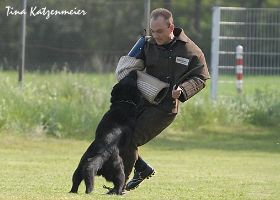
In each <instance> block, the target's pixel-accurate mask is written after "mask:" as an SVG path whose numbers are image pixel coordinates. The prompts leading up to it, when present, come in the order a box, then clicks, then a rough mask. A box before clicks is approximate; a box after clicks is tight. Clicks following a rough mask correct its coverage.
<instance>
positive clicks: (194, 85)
mask: <svg viewBox="0 0 280 200" xmlns="http://www.w3.org/2000/svg"><path fill="white" fill-rule="evenodd" d="M179 87H180V88H181V89H182V93H181V95H180V97H179V100H180V101H181V102H185V101H187V100H188V99H190V98H191V97H192V96H194V95H195V94H197V93H198V92H199V91H200V90H202V89H203V88H204V87H205V81H204V80H202V79H201V78H199V77H193V78H190V79H188V80H186V81H185V82H183V83H182V84H181V85H179Z"/></svg>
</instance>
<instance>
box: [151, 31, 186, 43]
mask: <svg viewBox="0 0 280 200" xmlns="http://www.w3.org/2000/svg"><path fill="white" fill-rule="evenodd" d="M173 34H174V36H175V40H180V41H183V42H185V43H188V42H189V40H190V39H189V38H188V36H186V34H185V33H184V30H183V29H182V28H179V27H175V28H174V31H173ZM149 37H150V39H149V40H148V42H149V43H151V44H156V41H155V39H154V38H153V37H151V36H149Z"/></svg>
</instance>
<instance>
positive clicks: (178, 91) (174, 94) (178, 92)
mask: <svg viewBox="0 0 280 200" xmlns="http://www.w3.org/2000/svg"><path fill="white" fill-rule="evenodd" d="M181 93H182V89H181V88H180V87H177V88H176V89H173V90H172V98H173V99H178V98H179V97H180V95H181Z"/></svg>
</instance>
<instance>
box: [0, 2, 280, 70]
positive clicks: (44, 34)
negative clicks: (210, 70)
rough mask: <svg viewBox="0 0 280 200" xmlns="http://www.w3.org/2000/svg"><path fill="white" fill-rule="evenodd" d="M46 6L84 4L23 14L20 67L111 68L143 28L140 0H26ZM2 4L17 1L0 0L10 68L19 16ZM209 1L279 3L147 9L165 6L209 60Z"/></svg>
mask: <svg viewBox="0 0 280 200" xmlns="http://www.w3.org/2000/svg"><path fill="white" fill-rule="evenodd" d="M27 2H28V5H27V11H28V10H30V9H31V8H32V7H34V6H36V7H37V8H38V9H40V8H44V7H46V9H49V10H58V11H61V10H73V9H74V10H78V9H80V10H84V11H86V13H87V14H86V15H72V16H71V15H64V16H62V15H52V16H50V18H49V19H46V16H44V15H37V16H29V15H28V14H27V15H26V17H27V37H26V66H27V67H26V68H27V70H40V71H45V70H47V71H57V70H61V69H64V70H71V71H98V72H108V71H112V70H114V68H115V64H116V62H117V60H118V58H119V57H120V56H121V55H124V54H126V53H127V52H128V51H129V49H130V48H131V47H132V45H133V44H134V42H135V41H136V40H137V39H138V37H139V36H140V35H141V34H142V33H143V29H144V28H145V24H146V22H145V6H144V5H145V0H108V1H103V0H80V1H75V0H67V1H66V0H65V1H58V0H40V1H39V0H27ZM7 6H10V7H13V9H14V11H15V10H19V11H20V10H22V9H21V1H15V0H5V1H1V2H0V68H1V69H4V70H5V69H16V68H17V67H18V66H19V63H20V47H21V32H20V27H21V16H22V15H20V14H17V15H12V14H10V15H9V16H7ZM213 6H234V7H279V6H280V2H279V1H278V0H250V1H242V0H234V1H233V0H151V10H152V9H154V8H157V7H165V8H167V9H170V10H171V11H172V12H173V14H174V21H175V25H177V26H180V27H182V28H183V29H184V30H185V32H186V33H187V35H189V37H190V38H191V39H192V40H194V41H195V42H196V43H197V44H198V45H199V46H200V47H201V48H202V49H203V51H204V52H205V55H206V58H207V60H208V62H210V48H211V23H212V7H213Z"/></svg>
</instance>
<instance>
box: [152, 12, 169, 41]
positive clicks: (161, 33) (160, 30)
mask: <svg viewBox="0 0 280 200" xmlns="http://www.w3.org/2000/svg"><path fill="white" fill-rule="evenodd" d="M150 27H151V33H152V36H153V38H154V39H155V40H156V43H157V44H158V45H163V44H167V43H169V42H170V40H172V36H173V34H172V33H173V30H174V25H173V24H171V25H170V26H169V27H168V24H167V21H166V20H165V19H164V17H162V16H159V17H158V18H156V19H151V22H150Z"/></svg>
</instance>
